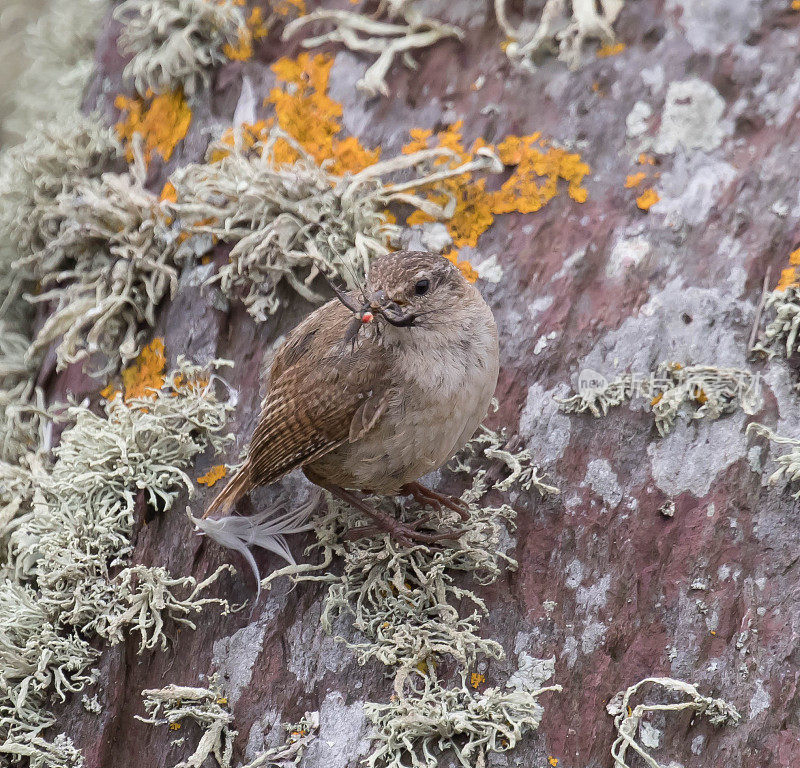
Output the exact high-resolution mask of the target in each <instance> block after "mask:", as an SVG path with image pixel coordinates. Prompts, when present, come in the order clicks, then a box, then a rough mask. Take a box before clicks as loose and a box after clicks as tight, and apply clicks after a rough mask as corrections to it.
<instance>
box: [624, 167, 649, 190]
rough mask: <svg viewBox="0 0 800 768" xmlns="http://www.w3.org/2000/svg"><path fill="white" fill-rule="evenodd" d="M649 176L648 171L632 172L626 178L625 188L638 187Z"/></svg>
mask: <svg viewBox="0 0 800 768" xmlns="http://www.w3.org/2000/svg"><path fill="white" fill-rule="evenodd" d="M646 178H647V171H639V172H638V173H632V174H630V175H629V176H628V177H627V178H626V179H625V189H633V188H634V187H638V186H639V185H640V184H641V183H642V182H643V181H644V180H645V179H646Z"/></svg>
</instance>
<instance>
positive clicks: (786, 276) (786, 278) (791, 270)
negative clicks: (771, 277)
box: [775, 248, 800, 291]
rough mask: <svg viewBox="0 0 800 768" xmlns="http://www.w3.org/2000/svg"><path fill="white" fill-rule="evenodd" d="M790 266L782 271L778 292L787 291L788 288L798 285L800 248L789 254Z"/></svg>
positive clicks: (777, 286)
mask: <svg viewBox="0 0 800 768" xmlns="http://www.w3.org/2000/svg"><path fill="white" fill-rule="evenodd" d="M789 264H790V265H791V266H789V267H786V269H783V270H781V279H780V280H779V281H778V285H776V286H775V290H776V291H785V290H786V289H787V288H790V287H792V286H795V285H798V275H797V267H798V266H800V248H797V249H796V250H794V251H792V252H791V253H790V254H789Z"/></svg>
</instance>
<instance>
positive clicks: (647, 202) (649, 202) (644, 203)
mask: <svg viewBox="0 0 800 768" xmlns="http://www.w3.org/2000/svg"><path fill="white" fill-rule="evenodd" d="M660 199H661V198H660V197H659V196H658V192H656V191H655V190H654V189H653V188H652V187H651V188H650V189H646V190H645V191H644V192H642V194H641V195H639V197H637V198H636V205H638V206H639V208H641V209H642V210H643V211H649V210H650V208H651V207H652V206H654V205H655V204H656V203H657V202H658V201H659V200H660Z"/></svg>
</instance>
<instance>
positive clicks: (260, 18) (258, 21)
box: [247, 0, 302, 40]
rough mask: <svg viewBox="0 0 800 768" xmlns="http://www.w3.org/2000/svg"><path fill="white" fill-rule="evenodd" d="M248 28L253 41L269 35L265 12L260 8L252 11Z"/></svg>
mask: <svg viewBox="0 0 800 768" xmlns="http://www.w3.org/2000/svg"><path fill="white" fill-rule="evenodd" d="M301 2H302V0H301ZM278 13H280V11H278ZM247 28H248V29H249V30H250V34H251V35H252V37H253V40H260V39H261V38H262V37H266V36H267V35H268V34H269V25H268V24H267V22H265V21H264V12H263V11H262V10H261V8H259V7H258V6H256V7H255V8H253V10H252V11H250V16H248V17H247Z"/></svg>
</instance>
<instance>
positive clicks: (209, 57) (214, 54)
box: [114, 0, 250, 95]
mask: <svg viewBox="0 0 800 768" xmlns="http://www.w3.org/2000/svg"><path fill="white" fill-rule="evenodd" d="M114 17H115V18H116V19H117V20H119V21H120V22H122V32H121V33H120V36H119V39H118V41H117V44H118V46H119V49H120V51H122V53H125V54H133V58H132V59H131V60H130V62H129V63H128V64H127V66H126V67H125V70H124V72H123V75H124V76H125V77H126V78H128V79H129V80H132V81H133V83H134V85H135V86H136V90H137V91H138V92H139V93H140V94H141V95H145V94H146V93H147V92H148V90H150V91H153V92H155V93H163V92H165V91H172V90H175V89H176V88H182V89H183V91H184V93H186V94H187V95H191V94H193V93H195V92H196V91H198V90H200V89H201V88H206V87H208V83H209V79H210V72H211V70H212V69H213V68H214V67H216V66H218V65H220V64H221V63H223V62H225V61H227V60H228V58H229V57H228V55H227V54H226V52H225V51H226V47H227V46H230V48H229V49H228V50H231V49H233V50H235V49H236V48H237V47H238V46H239V45H240V44H242V43H248V44H249V41H250V31H249V30H248V28H247V26H246V24H245V20H244V15H243V14H242V8H241V6H240V5H239V4H237V3H236V2H235V1H234V0H218V1H217V0H125V2H124V3H122V4H121V5H119V6H118V7H117V8H116V9H115V11H114Z"/></svg>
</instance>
